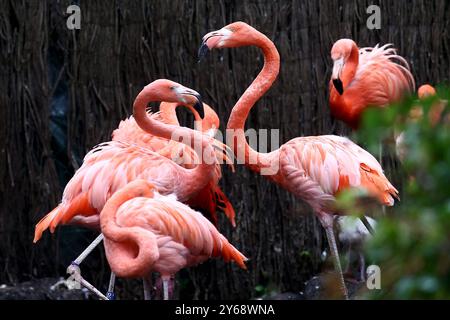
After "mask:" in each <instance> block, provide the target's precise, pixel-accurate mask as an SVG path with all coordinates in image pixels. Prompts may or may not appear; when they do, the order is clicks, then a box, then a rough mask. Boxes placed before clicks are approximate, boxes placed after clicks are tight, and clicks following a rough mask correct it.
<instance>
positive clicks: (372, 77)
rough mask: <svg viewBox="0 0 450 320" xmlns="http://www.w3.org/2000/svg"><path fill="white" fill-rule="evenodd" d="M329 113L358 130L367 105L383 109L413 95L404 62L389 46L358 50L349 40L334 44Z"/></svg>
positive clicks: (409, 73) (410, 76)
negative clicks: (404, 96)
mask: <svg viewBox="0 0 450 320" xmlns="http://www.w3.org/2000/svg"><path fill="white" fill-rule="evenodd" d="M331 58H332V59H333V72H332V75H331V80H330V85H329V88H330V101H329V102H330V110H331V114H332V115H333V116H334V117H335V118H337V119H339V120H342V121H344V122H345V123H346V124H347V125H348V126H350V127H351V128H352V129H357V128H358V126H359V124H360V120H361V115H362V113H363V112H364V111H365V110H366V109H367V108H368V107H369V106H376V107H380V108H383V107H385V106H387V105H389V104H390V103H392V102H394V101H398V100H399V99H401V97H402V96H403V95H404V94H406V93H412V92H414V87H415V83H414V78H413V76H412V74H411V71H410V69H409V65H408V63H407V62H406V60H405V59H404V58H403V57H401V56H399V55H397V52H396V51H395V49H394V48H392V47H391V44H385V45H383V46H381V47H380V46H378V45H376V46H375V47H374V48H370V47H369V48H361V49H358V46H357V45H356V43H355V42H354V41H353V40H351V39H340V40H338V41H336V42H335V43H334V45H333V47H332V49H331Z"/></svg>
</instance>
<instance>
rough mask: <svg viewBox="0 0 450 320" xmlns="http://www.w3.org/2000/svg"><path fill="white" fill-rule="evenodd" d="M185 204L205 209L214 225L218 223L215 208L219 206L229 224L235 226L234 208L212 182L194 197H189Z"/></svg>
mask: <svg viewBox="0 0 450 320" xmlns="http://www.w3.org/2000/svg"><path fill="white" fill-rule="evenodd" d="M187 204H188V205H189V206H190V207H193V208H199V209H203V210H206V211H207V213H208V214H209V216H208V217H207V218H208V219H209V220H211V222H212V223H213V224H214V225H215V226H217V223H218V219H217V214H216V210H217V208H219V209H221V210H222V211H223V212H224V213H225V215H226V216H227V218H228V220H230V222H231V225H232V226H233V227H236V221H235V216H236V213H235V211H234V208H233V206H232V204H231V202H230V200H229V199H228V198H227V196H226V195H225V194H224V193H223V191H222V190H221V189H220V187H219V186H218V185H216V184H215V183H214V182H211V183H209V184H208V185H207V186H206V187H205V188H204V189H203V190H201V191H200V192H199V193H198V194H197V195H196V196H195V197H193V198H191V199H190V200H189V201H188V202H187Z"/></svg>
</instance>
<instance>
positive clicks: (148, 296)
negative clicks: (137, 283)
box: [142, 274, 152, 300]
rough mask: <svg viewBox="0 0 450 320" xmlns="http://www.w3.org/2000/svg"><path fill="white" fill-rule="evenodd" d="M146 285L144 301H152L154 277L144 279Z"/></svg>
mask: <svg viewBox="0 0 450 320" xmlns="http://www.w3.org/2000/svg"><path fill="white" fill-rule="evenodd" d="M142 282H143V284H144V300H151V290H152V275H151V274H150V275H149V276H148V277H145V278H142Z"/></svg>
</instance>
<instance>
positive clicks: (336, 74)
mask: <svg viewBox="0 0 450 320" xmlns="http://www.w3.org/2000/svg"><path fill="white" fill-rule="evenodd" d="M353 46H356V43H355V42H354V41H353V40H351V39H340V40H338V41H336V42H335V43H334V45H333V47H332V48H331V59H332V60H333V72H332V74H331V80H332V82H333V85H334V87H335V88H336V91H337V92H338V93H339V94H340V95H342V94H343V93H344V86H343V84H342V80H341V74H342V70H343V69H344V66H345V63H346V62H347V60H348V58H349V56H350V54H351V52H352V49H353Z"/></svg>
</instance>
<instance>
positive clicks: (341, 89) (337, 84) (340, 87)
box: [333, 78, 344, 96]
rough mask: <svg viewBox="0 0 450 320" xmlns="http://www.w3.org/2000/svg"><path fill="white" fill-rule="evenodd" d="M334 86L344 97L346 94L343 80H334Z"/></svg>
mask: <svg viewBox="0 0 450 320" xmlns="http://www.w3.org/2000/svg"><path fill="white" fill-rule="evenodd" d="M333 85H334V87H335V88H336V91H337V92H338V93H339V94H340V95H341V96H342V94H343V93H344V86H343V85H342V81H341V79H339V78H337V79H333Z"/></svg>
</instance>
